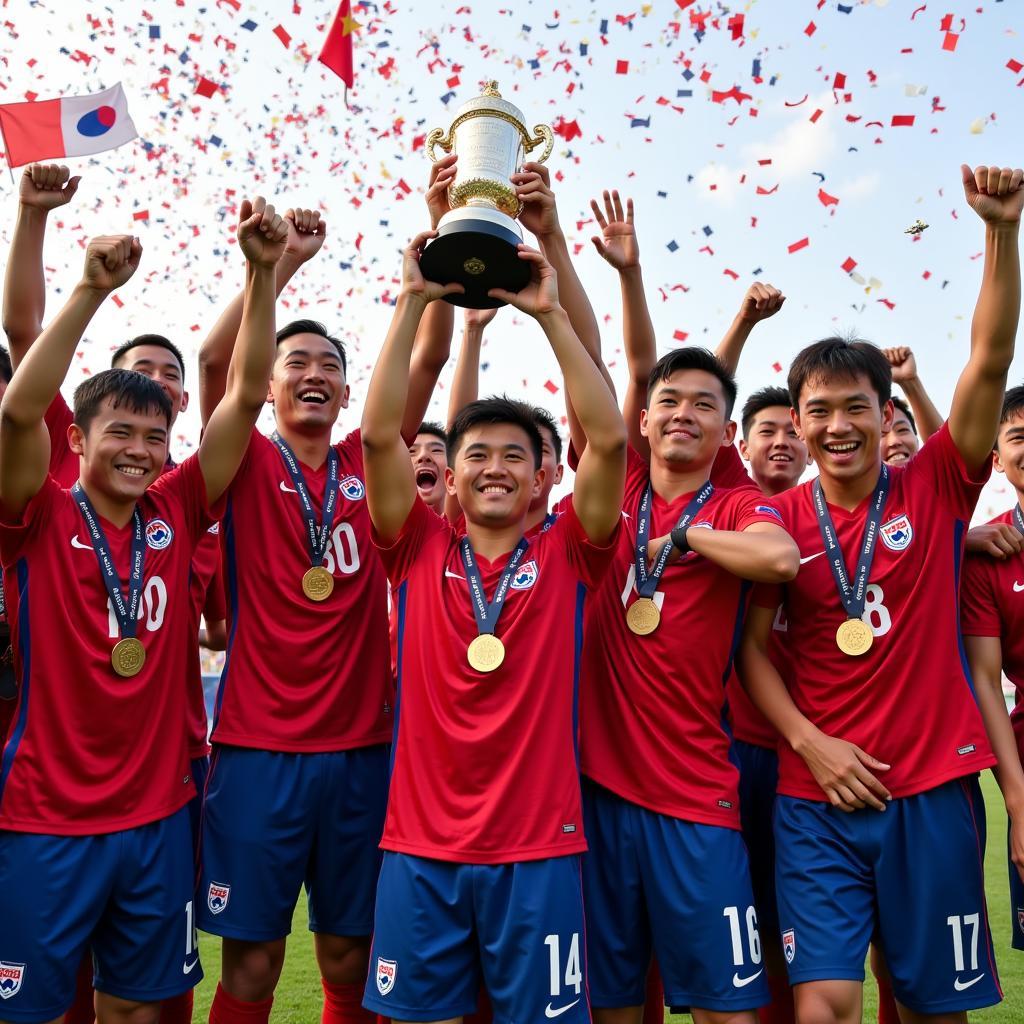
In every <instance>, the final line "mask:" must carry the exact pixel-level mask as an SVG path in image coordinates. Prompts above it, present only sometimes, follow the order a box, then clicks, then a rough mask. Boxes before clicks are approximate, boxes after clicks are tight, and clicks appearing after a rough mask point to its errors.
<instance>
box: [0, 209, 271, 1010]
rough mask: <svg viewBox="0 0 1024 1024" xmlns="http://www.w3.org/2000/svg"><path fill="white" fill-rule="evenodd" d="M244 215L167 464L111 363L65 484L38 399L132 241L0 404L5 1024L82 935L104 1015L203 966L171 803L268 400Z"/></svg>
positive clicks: (140, 1006)
mask: <svg viewBox="0 0 1024 1024" xmlns="http://www.w3.org/2000/svg"><path fill="white" fill-rule="evenodd" d="M241 215H242V217H241V223H240V224H239V227H238V234H237V237H238V241H239V245H240V248H241V250H242V252H243V254H244V255H245V257H246V265H247V283H246V313H245V316H244V318H243V323H242V326H241V329H240V332H239V343H238V346H237V352H236V354H235V357H234V361H233V367H232V383H231V386H230V387H229V389H228V391H227V392H226V394H225V396H224V400H223V402H222V403H221V405H220V407H219V408H218V409H217V411H216V412H215V414H214V415H213V416H212V417H211V419H210V423H209V425H208V428H207V430H206V433H205V436H204V437H203V440H202V443H201V445H200V447H199V451H198V453H197V454H196V456H194V457H193V458H190V459H188V460H186V461H185V462H184V463H183V464H182V465H181V466H180V467H179V468H178V469H177V471H175V472H173V473H167V474H163V475H162V470H163V467H164V463H165V461H166V457H167V439H168V434H169V429H170V413H171V408H170V402H169V400H168V398H167V396H166V393H165V392H164V390H163V389H162V388H161V387H160V386H159V385H157V384H156V383H154V382H153V381H150V380H147V379H146V378H145V377H144V376H143V375H141V374H137V373H130V372H127V371H124V370H109V371H105V372H103V373H100V374H97V375H96V376H94V377H92V378H90V379H89V380H88V381H86V382H85V383H84V384H83V385H81V386H80V387H79V388H78V390H77V391H76V394H75V416H74V425H73V427H72V428H71V430H70V431H69V442H70V444H71V446H72V448H73V449H74V450H75V452H76V454H77V455H78V456H79V459H80V476H79V480H78V482H77V483H76V485H75V487H73V488H72V489H71V490H70V491H69V490H67V489H64V488H62V487H61V486H60V485H59V484H58V483H57V482H56V481H55V480H54V479H53V477H52V476H49V475H48V472H47V469H48V465H49V447H50V439H49V432H48V430H47V428H46V424H45V422H44V415H45V412H46V410H47V408H48V407H49V405H50V404H51V402H52V401H53V398H54V396H55V395H56V394H57V389H58V388H59V386H60V383H61V381H62V380H63V378H64V376H65V374H66V373H67V370H68V367H69V365H70V363H71V362H72V359H73V356H74V353H75V350H76V348H77V346H78V344H79V342H80V341H81V338H82V334H83V332H84V330H85V328H86V327H87V325H88V324H89V322H90V320H91V319H92V317H93V316H94V315H95V313H96V311H97V310H98V309H99V307H100V306H101V305H102V303H103V301H104V300H105V299H106V297H107V296H108V295H109V294H110V293H111V292H112V291H113V290H114V289H116V288H118V287H120V286H122V285H123V284H125V283H126V282H127V281H128V280H129V279H130V278H131V277H132V275H133V274H134V273H135V270H136V268H137V266H138V263H139V259H140V256H141V246H140V244H139V242H138V240H137V239H134V238H132V237H131V236H126V235H121V236H108V237H102V238H96V239H93V240H92V241H91V242H90V243H89V246H88V249H87V253H86V263H85V270H84V273H83V276H82V280H81V282H80V283H79V284H78V285H77V286H76V287H75V288H74V290H73V291H72V293H71V295H70V297H69V299H68V301H67V303H66V304H65V306H64V308H63V309H62V310H61V311H60V313H58V315H57V316H56V317H55V318H54V320H53V322H52V323H51V324H50V326H49V327H48V328H47V329H46V330H45V331H44V332H43V334H42V335H41V336H40V338H39V339H38V341H37V342H36V343H35V344H34V345H33V347H32V349H31V351H30V352H29V353H28V354H27V355H26V356H25V357H24V359H23V360H22V362H21V363H20V365H19V367H18V369H17V372H16V373H15V374H14V377H13V378H12V380H11V383H10V385H9V387H8V389H7V392H6V393H5V395H4V399H3V402H2V404H0V517H2V521H0V557H2V560H3V564H4V566H5V571H6V579H5V583H6V592H7V594H8V595H9V596H10V597H11V601H10V613H11V620H12V621H14V622H16V623H17V624H18V625H17V629H16V630H15V634H14V646H15V669H16V671H17V673H18V675H19V681H20V692H19V697H18V705H17V708H16V710H15V719H14V724H13V726H12V729H11V731H10V734H9V736H8V738H7V743H6V746H5V748H4V751H3V756H2V759H0V766H2V767H0V893H2V896H0V917H2V919H3V921H4V927H3V930H2V932H0V960H3V961H4V964H5V975H4V989H5V991H4V997H5V1001H4V1009H3V1015H4V1019H5V1020H7V1021H24V1022H40V1024H42V1022H46V1021H54V1020H57V1019H60V1018H62V1016H63V1014H64V1012H65V1011H66V1009H67V1008H68V1005H69V1004H70V1002H71V998H72V995H73V992H74V980H75V972H76V969H77V967H78V964H79V962H80V960H81V956H82V953H83V951H84V950H85V949H86V948H87V947H88V948H91V949H92V951H93V954H94V956H95V960H96V975H95V987H96V989H97V997H96V1010H97V1016H98V1018H99V1021H100V1024H108V1022H110V1024H112V1022H116V1021H129V1020H131V1021H133V1022H155V1021H156V1020H157V1019H158V1017H159V1013H160V1006H159V1003H160V1001H161V1000H164V999H167V998H170V997H173V996H176V995H177V994H179V993H181V992H183V991H186V990H188V989H191V988H192V987H193V986H194V985H195V984H196V983H197V982H198V981H199V980H200V978H201V976H202V970H201V968H200V967H199V965H198V952H197V950H196V945H195V931H194V926H193V925H194V922H193V904H192V893H193V884H194V877H193V871H192V850H191V841H190V835H189V823H188V812H187V809H186V807H185V805H186V804H187V803H188V801H189V800H190V799H191V797H192V796H193V794H194V792H195V788H194V783H193V780H192V778H191V774H190V772H189V768H188V759H187V754H188V749H187V742H186V739H187V736H186V708H185V701H186V694H185V687H184V685H183V683H184V679H185V676H186V665H185V657H186V651H187V649H188V648H187V645H186V643H185V639H186V634H187V633H188V631H189V630H190V615H189V599H188V577H189V573H190V571H191V564H192V554H193V550H194V548H195V546H196V545H197V544H198V542H199V540H200V539H201V537H202V536H203V534H204V533H205V531H206V529H207V528H208V527H209V526H210V525H211V523H212V522H213V521H214V520H215V518H216V512H217V509H218V508H219V505H220V500H221V497H222V495H223V494H224V492H225V490H226V488H227V485H228V483H229V482H230V480H231V478H232V476H233V475H234V473H235V471H236V469H237V467H238V464H239V463H240V461H241V459H242V456H243V454H244V452H245V446H246V442H247V439H248V434H249V431H250V430H251V428H252V424H253V423H254V422H255V420H256V417H257V415H258V413H259V410H260V409H261V407H262V404H263V398H264V396H265V393H266V381H267V378H268V377H269V371H270V362H271V358H272V353H273V316H274V311H273V276H274V265H275V264H276V262H277V260H278V259H279V258H280V255H281V252H282V251H283V249H284V240H285V237H286V229H285V227H284V224H283V222H282V220H281V218H280V217H278V216H277V215H276V214H275V213H274V210H273V207H271V206H266V205H265V204H264V202H263V201H262V200H261V199H257V200H256V201H255V202H254V203H249V202H248V201H247V202H245V203H243V204H242V208H241ZM158 477H159V479H158ZM54 581H57V582H58V583H59V590H54V585H55V583H54ZM69 621H70V622H74V623H75V629H74V630H72V631H70V632H69V631H68V629H67V623H68V622H69ZM55 636H61V637H62V642H61V643H60V644H55V643H54V642H53V637H55ZM40 638H41V639H40ZM175 679H178V680H181V681H182V685H179V686H172V685H167V682H168V680H172V681H173V680H175Z"/></svg>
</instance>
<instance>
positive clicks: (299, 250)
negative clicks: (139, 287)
mask: <svg viewBox="0 0 1024 1024" xmlns="http://www.w3.org/2000/svg"><path fill="white" fill-rule="evenodd" d="M284 219H285V222H286V224H287V226H288V242H287V244H286V245H285V250H284V255H283V256H282V257H281V259H280V260H279V261H278V264H277V270H276V275H275V280H274V294H275V298H276V297H277V296H278V295H280V294H281V292H283V291H284V289H285V285H287V284H288V282H289V281H290V280H291V279H292V278H293V277H294V276H295V273H296V271H297V270H298V269H299V267H301V266H302V265H303V264H304V263H307V262H308V261H309V260H311V259H312V258H313V257H314V256H315V255H316V254H317V253H318V252H319V251H320V249H321V247H322V246H323V244H324V239H325V238H326V237H327V222H326V221H324V220H323V219H322V218H321V216H320V213H319V212H318V211H317V210H302V209H296V210H288V211H286V212H285V215H284ZM244 305H245V290H244V289H243V290H242V291H240V292H239V293H238V294H237V295H236V296H235V297H234V298H233V299H232V300H231V301H230V302H229V303H228V305H227V308H226V309H225V310H224V312H223V313H221V315H220V316H219V317H218V318H217V322H216V323H215V324H214V325H213V327H212V328H211V329H210V333H209V334H208V335H207V336H206V340H205V341H204V342H203V344H202V345H201V346H200V348H199V412H200V415H201V417H202V421H203V425H204V426H205V425H206V424H207V423H208V422H209V419H210V414H211V413H212V412H213V410H214V409H216V408H217V403H218V402H220V400H221V398H223V396H224V391H225V389H226V388H227V383H228V368H229V367H230V366H231V351H232V349H233V348H234V345H235V338H236V337H237V336H238V329H239V326H240V324H241V322H242V309H243V306H244Z"/></svg>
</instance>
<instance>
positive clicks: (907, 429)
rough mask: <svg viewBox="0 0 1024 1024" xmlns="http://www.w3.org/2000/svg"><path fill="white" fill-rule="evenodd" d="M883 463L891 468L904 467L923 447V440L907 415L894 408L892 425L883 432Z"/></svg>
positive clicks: (895, 406)
mask: <svg viewBox="0 0 1024 1024" xmlns="http://www.w3.org/2000/svg"><path fill="white" fill-rule="evenodd" d="M881 445H882V461H883V462H885V463H887V464H888V465H890V466H902V465H903V464H904V463H906V462H909V461H910V460H911V459H912V458H913V457H914V456H915V455H916V454H917V452H918V449H919V448H920V447H921V440H920V438H919V437H918V436H917V434H916V433H914V428H913V427H912V426H911V425H910V420H909V419H907V414H906V413H905V412H904V411H903V410H902V409H901V408H900V407H899V406H898V405H894V406H893V417H892V425H891V426H890V428H889V429H888V430H886V431H883V432H882V440H881Z"/></svg>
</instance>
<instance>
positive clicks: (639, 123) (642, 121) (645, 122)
mask: <svg viewBox="0 0 1024 1024" xmlns="http://www.w3.org/2000/svg"><path fill="white" fill-rule="evenodd" d="M629 127H630V128H650V127H651V119H650V118H649V117H634V118H633V119H632V120H631V121H630V122H629Z"/></svg>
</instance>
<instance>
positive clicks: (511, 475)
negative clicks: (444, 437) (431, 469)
mask: <svg viewBox="0 0 1024 1024" xmlns="http://www.w3.org/2000/svg"><path fill="white" fill-rule="evenodd" d="M445 484H446V486H447V489H448V493H449V494H454V495H456V496H457V497H458V499H459V504H460V505H461V506H462V511H463V514H464V515H465V517H466V520H467V522H471V523H478V524H480V525H481V526H488V527H491V528H501V527H506V526H511V525H513V524H514V523H516V522H520V521H523V520H525V518H526V515H527V512H528V511H529V508H530V505H531V503H532V502H534V501H536V500H537V499H539V498H540V495H541V492H542V490H543V487H544V470H543V469H541V468H537V467H536V465H535V463H534V454H533V448H532V447H531V445H530V437H529V435H528V434H527V433H526V431H525V430H523V428H522V427H520V426H517V425H516V424H513V423H487V424H481V425H479V426H474V427H470V428H469V429H468V430H467V431H466V433H465V434H464V435H463V437H462V441H461V443H460V445H459V449H458V451H457V452H456V453H455V462H454V464H453V465H451V466H449V467H448V469H447V470H446V471H445Z"/></svg>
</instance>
